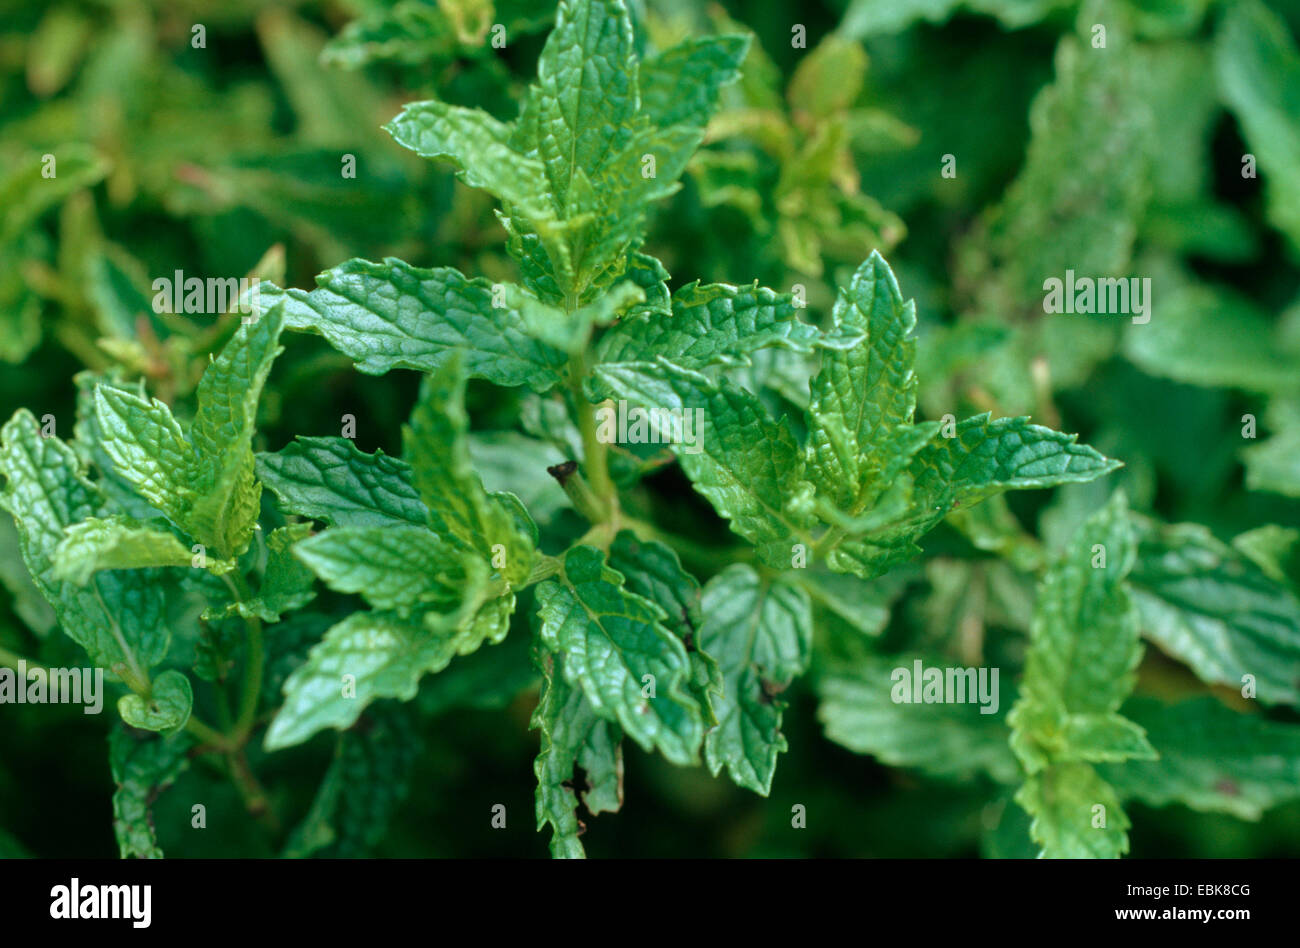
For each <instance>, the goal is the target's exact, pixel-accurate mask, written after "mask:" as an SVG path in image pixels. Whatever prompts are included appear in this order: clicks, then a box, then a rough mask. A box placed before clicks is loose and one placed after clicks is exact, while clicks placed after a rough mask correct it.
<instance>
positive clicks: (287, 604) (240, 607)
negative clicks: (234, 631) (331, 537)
mask: <svg viewBox="0 0 1300 948" xmlns="http://www.w3.org/2000/svg"><path fill="white" fill-rule="evenodd" d="M309 536H311V524H309V523H295V524H290V525H289V526H287V527H279V528H277V529H275V530H272V531H271V535H270V536H269V537H267V538H266V569H265V570H264V571H263V573H262V582H261V585H260V586H258V589H257V596H256V597H254V598H253V599H252V600H251V601H249V602H236V603H232V604H231V605H230V606H229V607H228V608H227V609H226V611H225V614H226V615H230V614H232V613H238V614H239V615H241V616H244V617H245V618H249V617H252V616H256V617H257V618H259V619H261V620H262V621H263V622H279V621H280V619H281V617H282V616H283V615H284V614H285V613H286V612H292V611H293V610H295V609H301V608H302V607H303V606H305V605H307V603H309V602H311V601H312V599H314V598H315V597H316V592H315V589H314V588H313V587H314V585H315V576H314V575H313V574H312V571H311V570H309V569H307V568H306V567H305V566H303V565H302V563H300V562H299V561H298V560H297V559H296V558H295V557H294V555H293V549H294V544H296V543H298V542H299V541H300V540H303V539H304V538H306V537H309ZM206 615H207V614H206V613H205V617H206Z"/></svg>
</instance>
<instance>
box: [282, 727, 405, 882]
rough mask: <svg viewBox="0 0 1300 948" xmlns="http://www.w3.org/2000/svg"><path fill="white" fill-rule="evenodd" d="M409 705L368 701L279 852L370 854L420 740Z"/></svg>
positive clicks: (401, 797) (348, 856) (400, 793)
mask: <svg viewBox="0 0 1300 948" xmlns="http://www.w3.org/2000/svg"><path fill="white" fill-rule="evenodd" d="M412 718H413V715H412V713H411V710H410V708H409V707H408V706H403V705H399V704H394V703H392V702H380V703H379V704H375V705H371V707H370V708H368V709H367V710H366V713H365V714H364V715H363V716H362V718H361V720H360V721H359V722H358V723H357V725H356V726H355V727H353V728H352V729H350V730H347V731H344V732H343V733H342V734H340V735H339V739H338V744H337V746H336V747H335V750H334V759H333V760H332V761H331V762H330V766H329V770H327V771H326V773H325V777H324V779H323V780H322V781H321V786H320V789H319V790H318V791H317V792H316V797H315V799H313V800H312V805H311V808H310V809H309V810H308V812H307V816H306V817H304V819H303V821H302V823H300V824H299V825H298V826H297V827H296V828H295V829H294V831H293V833H292V834H291V835H290V837H289V841H288V842H287V843H286V844H285V849H284V853H283V855H284V856H285V857H287V858H291V859H292V858H302V857H305V856H311V855H318V856H321V857H328V858H340V859H356V858H360V857H365V856H370V855H371V854H372V852H373V850H374V848H375V847H376V846H377V845H378V844H379V843H380V842H382V841H383V839H384V837H385V836H386V835H387V833H388V828H389V823H390V821H391V820H392V817H393V814H394V812H395V811H396V809H397V807H398V806H399V805H400V804H401V802H402V800H404V799H405V798H406V795H407V791H408V789H409V784H410V778H411V771H412V770H413V768H414V765H415V762H416V759H417V758H418V756H419V752H420V746H421V743H422V742H421V740H420V737H419V734H418V733H417V732H416V729H415V727H414V721H413V720H412Z"/></svg>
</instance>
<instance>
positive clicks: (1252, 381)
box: [1124, 283, 1300, 392]
mask: <svg viewBox="0 0 1300 948" xmlns="http://www.w3.org/2000/svg"><path fill="white" fill-rule="evenodd" d="M1124 352H1125V355H1127V356H1128V357H1129V359H1131V360H1132V361H1133V362H1134V363H1135V364H1136V365H1138V366H1139V367H1140V368H1141V369H1142V370H1143V371H1145V372H1148V373H1150V374H1151V375H1159V376H1163V377H1165V378H1171V379H1174V380H1175V381H1179V382H1186V383H1188V384H1190V385H1202V386H1205V387H1207V388H1209V387H1212V388H1229V387H1231V388H1240V389H1245V390H1246V391H1250V392H1270V391H1275V390H1278V389H1285V388H1291V387H1294V386H1295V384H1296V377H1297V375H1300V353H1298V354H1293V355H1291V356H1290V357H1289V358H1288V356H1287V353H1285V352H1284V351H1280V347H1279V345H1278V343H1277V341H1276V340H1275V339H1274V338H1273V331H1272V327H1271V326H1270V324H1269V320H1268V318H1267V317H1266V316H1265V315H1264V314H1263V313H1261V312H1259V311H1258V310H1257V309H1256V307H1255V306H1254V305H1253V304H1252V303H1251V302H1250V301H1249V300H1248V299H1246V298H1244V297H1241V296H1239V295H1237V294H1235V293H1228V292H1223V291H1220V290H1217V289H1214V288H1211V287H1209V286H1207V285H1205V284H1200V283H1194V284H1189V285H1188V286H1185V287H1180V288H1179V289H1177V290H1175V291H1174V292H1172V293H1170V294H1169V295H1168V296H1166V297H1164V298H1162V299H1161V301H1160V309H1159V312H1158V313H1156V314H1155V315H1154V317H1153V318H1152V320H1151V322H1150V323H1146V324H1133V325H1130V326H1129V327H1128V329H1127V331H1126V335H1125V338H1124Z"/></svg>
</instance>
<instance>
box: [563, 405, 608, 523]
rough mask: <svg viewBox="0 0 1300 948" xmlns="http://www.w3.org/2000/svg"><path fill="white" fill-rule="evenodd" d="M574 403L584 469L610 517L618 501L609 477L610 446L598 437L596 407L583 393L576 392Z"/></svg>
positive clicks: (594, 492)
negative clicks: (580, 437) (580, 436)
mask: <svg viewBox="0 0 1300 948" xmlns="http://www.w3.org/2000/svg"><path fill="white" fill-rule="evenodd" d="M574 401H575V402H576V404H577V411H578V431H579V432H581V434H582V462H583V464H582V467H583V470H584V471H586V473H587V482H588V484H590V486H591V492H592V493H593V494H595V496H596V499H597V501H599V503H600V505H601V510H602V513H603V516H604V517H608V516H610V515H611V514H612V513H613V511H614V505H615V504H616V503H617V501H618V497H617V493H616V491H615V490H614V482H613V481H612V480H610V477H609V446H608V445H606V444H605V442H603V441H601V440H600V438H599V437H597V435H596V407H595V406H594V405H592V404H591V402H589V401H587V398H586V396H585V395H583V394H582V392H581V391H575V392H574Z"/></svg>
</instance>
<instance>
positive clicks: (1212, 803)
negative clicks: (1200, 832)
mask: <svg viewBox="0 0 1300 948" xmlns="http://www.w3.org/2000/svg"><path fill="white" fill-rule="evenodd" d="M1124 713H1125V714H1126V715H1127V716H1129V717H1131V718H1132V719H1133V720H1134V721H1136V722H1137V723H1138V724H1139V725H1141V726H1142V727H1143V728H1144V729H1145V730H1146V732H1147V737H1148V738H1150V740H1151V746H1153V747H1154V748H1155V749H1156V750H1157V751H1158V752H1159V754H1160V758H1159V759H1158V760H1151V761H1129V762H1128V763H1126V764H1124V765H1123V766H1109V765H1107V766H1104V767H1102V768H1100V770H1101V774H1102V776H1103V777H1105V778H1106V779H1107V780H1108V781H1110V783H1111V784H1113V785H1114V787H1115V789H1116V791H1118V792H1119V794H1120V795H1121V796H1123V797H1125V798H1130V797H1133V798H1136V799H1139V800H1141V801H1142V802H1143V803H1145V804H1147V805H1148V806H1168V805H1170V804H1171V803H1181V804H1183V805H1184V806H1189V807H1191V808H1192V809H1194V810H1199V811H1201V812H1209V813H1229V814H1231V815H1233V816H1236V817H1238V818H1240V819H1243V820H1257V819H1259V818H1260V816H1261V815H1262V814H1263V812H1264V811H1265V810H1267V809H1269V808H1270V807H1273V806H1277V805H1278V804H1280V803H1285V802H1287V801H1289V800H1294V799H1296V798H1297V797H1300V727H1296V726H1295V725H1294V724H1282V723H1280V722H1273V721H1268V720H1266V719H1264V718H1263V717H1261V716H1260V715H1258V714H1251V713H1249V712H1240V711H1232V710H1230V709H1228V708H1227V707H1225V706H1224V705H1223V704H1221V703H1220V702H1219V701H1218V700H1216V699H1214V698H1209V697H1204V698H1195V699H1192V700H1190V701H1183V702H1180V703H1179V704H1173V705H1167V704H1164V703H1163V702H1160V701H1157V700H1155V699H1153V698H1134V699H1132V700H1131V701H1130V702H1129V703H1128V704H1126V705H1125V706H1124Z"/></svg>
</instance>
